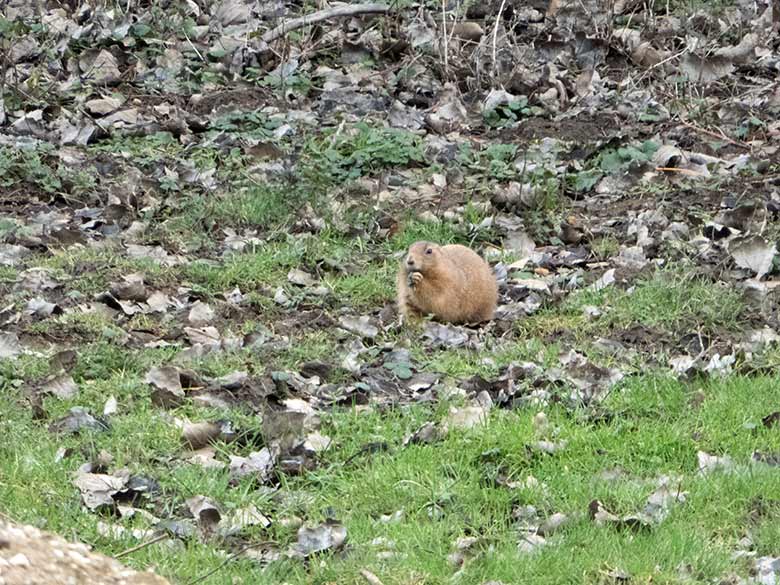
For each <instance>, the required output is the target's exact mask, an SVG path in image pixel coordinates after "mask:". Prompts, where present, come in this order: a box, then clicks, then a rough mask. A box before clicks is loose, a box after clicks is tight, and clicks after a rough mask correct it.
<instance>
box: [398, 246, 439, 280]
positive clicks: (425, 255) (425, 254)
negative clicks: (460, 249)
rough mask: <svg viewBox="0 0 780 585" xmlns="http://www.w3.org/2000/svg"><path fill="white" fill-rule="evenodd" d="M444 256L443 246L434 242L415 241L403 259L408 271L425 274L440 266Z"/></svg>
mask: <svg viewBox="0 0 780 585" xmlns="http://www.w3.org/2000/svg"><path fill="white" fill-rule="evenodd" d="M441 256H442V251H441V246H439V245H438V244H434V243H432V242H415V243H414V244H412V245H411V246H409V252H407V254H406V257H405V258H404V260H403V264H404V267H405V268H406V272H409V273H411V272H420V273H422V274H425V273H426V272H429V271H431V270H433V269H435V268H436V266H438V264H439V262H440V260H441Z"/></svg>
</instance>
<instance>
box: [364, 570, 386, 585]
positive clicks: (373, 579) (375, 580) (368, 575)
mask: <svg viewBox="0 0 780 585" xmlns="http://www.w3.org/2000/svg"><path fill="white" fill-rule="evenodd" d="M360 574H361V575H362V576H363V578H364V579H365V580H366V581H368V582H369V584H370V585H384V584H383V583H382V581H381V580H380V579H379V577H377V576H376V575H374V574H373V573H372V572H371V571H369V570H368V569H361V570H360Z"/></svg>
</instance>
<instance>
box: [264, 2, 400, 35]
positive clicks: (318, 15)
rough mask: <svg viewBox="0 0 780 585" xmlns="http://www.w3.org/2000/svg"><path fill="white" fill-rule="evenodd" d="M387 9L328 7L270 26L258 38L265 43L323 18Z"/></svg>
mask: <svg viewBox="0 0 780 585" xmlns="http://www.w3.org/2000/svg"><path fill="white" fill-rule="evenodd" d="M389 11H390V7H389V6H387V5H386V4H351V5H348V6H336V7H335V8H328V9H327V10H318V11H317V12H312V13H311V14H307V15H306V16H301V17H300V18H292V19H290V20H286V21H284V22H283V23H282V24H280V25H279V26H277V27H276V28H272V29H271V30H269V31H267V32H266V33H264V34H263V36H262V37H260V39H261V40H262V41H263V42H265V43H270V42H272V41H275V40H276V39H278V38H281V37H283V36H285V35H286V34H287V33H289V32H292V31H294V30H296V29H299V28H303V27H304V26H309V25H311V24H315V23H317V22H322V21H323V20H328V19H330V18H340V17H343V16H356V15H358V14H386V13H387V12H389Z"/></svg>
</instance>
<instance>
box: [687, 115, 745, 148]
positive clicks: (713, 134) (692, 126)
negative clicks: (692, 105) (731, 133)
mask: <svg viewBox="0 0 780 585" xmlns="http://www.w3.org/2000/svg"><path fill="white" fill-rule="evenodd" d="M680 124H682V125H683V126H685V127H687V128H690V129H691V130H696V131H697V132H701V133H702V134H706V135H707V136H711V137H713V138H717V139H718V140H725V141H726V142H728V143H729V144H733V145H734V146H739V147H740V148H746V149H748V150H750V145H749V144H745V143H744V142H739V141H738V140H733V139H732V138H729V137H728V136H726V135H725V134H723V133H720V134H718V133H717V132H713V131H712V130H707V129H706V128H702V127H701V126H697V125H696V124H691V123H690V122H686V121H685V120H680Z"/></svg>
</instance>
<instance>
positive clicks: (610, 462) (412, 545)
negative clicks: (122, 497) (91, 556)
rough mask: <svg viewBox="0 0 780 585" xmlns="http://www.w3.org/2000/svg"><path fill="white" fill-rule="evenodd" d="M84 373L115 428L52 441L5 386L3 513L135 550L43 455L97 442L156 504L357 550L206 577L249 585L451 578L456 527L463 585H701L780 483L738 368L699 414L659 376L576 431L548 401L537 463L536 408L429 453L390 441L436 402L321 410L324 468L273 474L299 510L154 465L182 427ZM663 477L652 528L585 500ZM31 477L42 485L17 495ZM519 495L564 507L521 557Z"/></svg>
mask: <svg viewBox="0 0 780 585" xmlns="http://www.w3.org/2000/svg"><path fill="white" fill-rule="evenodd" d="M117 365H118V364H117ZM77 379H78V381H79V382H81V383H82V396H81V397H80V398H79V400H78V403H80V404H85V403H86V404H89V405H91V406H93V408H95V409H97V408H99V406H100V405H101V403H102V401H103V400H104V399H105V396H106V394H108V393H113V394H114V395H116V396H117V397H118V399H119V403H120V413H119V414H118V415H117V416H116V417H115V419H114V420H113V425H112V430H111V431H110V432H108V433H99V434H92V435H89V436H86V437H79V438H66V439H64V440H62V441H59V440H57V439H56V438H54V437H51V436H50V435H49V434H48V433H47V431H46V430H45V428H43V427H42V425H41V424H40V423H36V422H34V421H32V420H31V419H30V418H29V414H28V413H27V412H26V410H25V409H24V408H23V407H21V406H20V405H19V403H18V397H17V396H16V394H15V393H14V392H8V391H7V390H6V391H4V392H3V395H2V396H3V398H2V401H3V410H4V412H7V413H9V414H10V416H7V417H6V418H5V419H4V421H3V423H2V426H3V433H4V435H5V436H6V437H9V438H10V439H13V440H10V441H9V442H8V447H7V448H6V449H4V450H3V451H2V456H1V458H0V464H1V465H2V468H3V469H4V474H3V479H2V480H0V481H1V482H2V488H3V489H2V490H0V506H2V509H3V510H6V511H8V512H9V513H12V514H13V515H14V517H16V518H17V519H19V520H23V521H27V522H36V523H41V522H43V523H45V525H46V526H47V527H49V528H50V529H54V530H60V531H64V532H68V531H71V530H75V531H76V533H77V534H78V535H79V536H80V537H81V538H83V539H86V540H87V541H91V542H94V543H95V544H96V545H98V546H99V548H101V549H103V550H106V551H107V552H114V553H116V552H119V551H121V550H123V549H124V548H127V547H129V546H131V545H133V544H135V543H134V542H133V541H132V539H128V540H127V541H121V540H120V541H112V540H107V539H105V538H104V537H101V536H99V535H98V534H97V532H96V530H97V529H96V524H97V522H98V520H99V518H98V517H97V516H95V515H94V514H90V513H88V512H86V511H83V510H82V509H81V508H80V507H79V504H78V501H77V497H76V495H75V493H74V490H73V489H72V488H71V487H70V484H69V481H70V478H71V477H72V475H71V474H72V473H73V471H74V470H75V468H76V467H77V466H78V465H80V463H81V460H82V456H78V455H76V456H72V457H70V458H66V459H65V460H63V461H62V462H61V463H57V464H55V463H54V454H55V451H56V450H57V448H58V447H59V446H66V447H67V446H72V447H74V448H76V449H77V450H84V449H85V448H86V453H84V454H85V455H88V454H90V453H91V454H92V455H95V454H96V453H97V452H98V451H100V450H101V449H105V450H107V451H108V452H109V453H111V454H112V455H113V456H114V459H115V464H116V466H117V467H120V466H124V465H128V466H129V467H130V468H131V469H132V470H133V471H134V472H136V473H144V472H145V473H152V474H154V476H155V478H156V479H157V480H158V481H159V482H160V484H161V486H162V489H163V493H164V494H165V497H164V498H162V503H157V504H156V505H154V506H152V507H151V508H150V510H152V511H154V512H155V513H161V512H163V511H165V509H167V510H169V511H172V510H175V509H176V508H177V506H181V505H182V504H183V501H184V500H185V499H186V498H187V497H190V496H192V495H196V494H205V495H208V496H209V497H212V498H214V499H215V500H217V501H218V502H220V504H221V505H223V506H224V507H239V506H242V505H246V504H248V503H254V504H255V505H258V507H260V509H262V510H263V511H264V513H266V514H271V515H276V514H278V515H279V516H280V517H282V516H284V515H285V514H292V513H296V514H299V515H300V514H303V515H304V516H305V517H306V518H308V519H310V520H312V521H316V520H320V519H322V518H323V511H324V510H326V509H327V510H330V514H332V515H334V516H335V517H337V518H339V519H340V520H341V521H342V522H344V523H345V525H346V526H347V527H348V530H349V543H350V545H349V551H350V553H349V554H348V555H347V556H346V557H344V558H339V557H337V556H334V557H328V556H327V555H326V557H325V558H324V563H314V564H312V565H310V566H309V568H308V569H305V568H304V566H303V565H300V564H298V563H296V562H291V561H284V562H281V563H278V564H275V565H274V566H273V567H272V568H271V569H269V570H268V571H267V572H266V573H265V574H257V573H253V571H254V570H255V569H253V567H252V564H251V563H249V562H247V561H238V562H235V563H231V564H230V565H228V566H227V567H226V568H225V569H224V570H223V572H222V573H221V575H220V577H219V578H217V579H215V580H214V581H213V582H215V583H218V582H224V580H225V579H228V580H229V579H231V578H244V579H248V578H250V575H254V577H253V579H254V581H253V582H262V583H273V582H277V581H276V579H283V580H286V581H287V582H289V583H331V582H332V583H355V582H359V570H360V569H362V568H368V569H370V570H371V571H372V572H374V573H376V574H377V575H378V576H380V578H382V579H383V581H384V582H388V583H404V582H409V581H410V580H412V581H414V580H415V579H418V580H420V582H426V583H444V582H447V581H448V580H449V579H450V578H451V577H452V575H453V573H454V572H455V569H454V568H453V567H452V566H451V565H450V564H449V563H448V562H447V560H446V556H447V554H449V553H450V552H452V547H453V546H454V544H453V543H454V541H455V540H456V539H457V538H459V537H461V536H464V535H475V536H478V537H479V538H480V539H481V542H482V544H481V545H480V546H479V547H478V549H479V550H478V552H477V553H476V555H475V557H474V558H473V559H472V560H470V561H468V562H467V564H466V565H465V567H464V569H463V574H462V576H461V578H462V579H464V581H465V582H469V583H479V582H482V581H485V580H489V579H498V580H502V581H504V582H513V583H516V582H528V581H533V582H540V583H559V582H569V581H575V580H578V579H582V578H584V579H585V580H586V581H588V582H590V581H595V580H597V576H598V574H599V572H600V571H602V570H603V569H604V567H615V568H620V569H622V570H625V571H628V572H629V573H630V574H631V575H632V576H633V578H635V579H637V580H638V581H640V582H641V581H644V580H647V579H651V578H652V579H653V580H656V581H660V582H677V581H675V579H676V578H677V571H678V569H679V565H680V564H683V563H684V564H686V565H690V568H691V570H692V571H693V574H694V575H696V579H695V582H707V581H709V580H712V579H717V578H718V577H719V576H720V575H722V574H723V573H724V572H725V571H729V570H733V569H734V568H735V567H736V566H739V565H738V564H737V565H735V563H734V562H733V561H732V560H731V550H732V549H733V547H734V546H735V545H736V541H737V540H738V539H739V538H740V537H741V536H742V534H743V532H744V529H745V526H746V524H747V523H748V521H749V520H748V518H749V516H750V514H751V510H752V509H753V507H755V506H756V502H757V501H759V500H760V499H762V498H767V497H771V494H773V493H775V494H776V493H778V490H779V489H780V478H778V475H777V473H776V472H775V471H774V470H772V469H771V468H767V467H763V466H758V465H756V466H752V465H750V463H749V459H750V455H751V453H752V452H753V451H754V450H760V451H764V452H777V451H778V450H780V436H778V435H777V433H776V432H775V431H772V430H768V429H764V428H762V427H761V426H760V425H759V426H758V427H757V428H756V429H755V430H750V429H749V428H747V427H746V426H745V425H744V423H745V422H750V421H752V422H757V421H760V418H761V417H762V416H764V415H765V414H766V413H768V412H769V411H771V410H772V409H773V408H776V405H777V400H778V398H780V395H778V393H777V391H776V389H775V382H774V380H773V379H771V378H759V379H751V378H736V377H735V378H732V379H729V380H726V381H716V382H711V383H708V384H705V385H704V386H703V387H702V390H703V391H704V394H705V396H706V398H705V400H704V402H703V403H702V404H701V406H700V407H699V408H696V409H691V408H689V407H688V398H689V394H690V391H691V390H690V388H688V387H686V386H685V385H683V384H680V383H678V382H674V381H672V380H670V379H667V378H663V377H659V376H645V377H641V378H637V379H635V380H632V381H630V382H628V383H627V384H625V385H624V386H623V387H622V388H621V390H620V392H618V393H615V394H613V395H612V397H611V398H610V400H609V403H608V405H607V406H608V407H609V408H610V409H613V412H614V413H615V414H616V416H615V417H614V419H613V420H612V421H611V422H609V423H607V424H595V423H587V422H585V421H586V419H582V418H580V417H578V415H577V413H572V412H568V411H565V410H563V409H560V408H550V409H547V412H548V416H549V420H550V423H551V424H552V426H553V427H554V428H555V429H556V437H555V440H557V441H560V440H565V441H567V447H566V448H565V449H564V450H563V451H561V452H560V453H558V454H556V455H553V456H542V457H540V456H532V455H529V453H528V452H527V451H526V449H525V445H527V444H530V443H532V442H533V441H535V440H536V436H535V435H534V431H533V427H532V425H531V418H532V416H533V415H534V414H535V412H536V410H535V409H530V408H529V409H522V410H517V411H496V412H494V413H493V414H492V415H491V418H490V421H489V424H488V425H486V426H485V427H484V428H479V429H472V430H471V431H467V432H451V433H450V434H449V435H448V436H447V437H446V438H445V439H444V440H442V441H440V442H437V443H435V444H433V445H418V446H410V447H402V446H401V440H402V438H403V437H404V435H405V434H408V433H409V432H411V431H413V430H414V429H415V428H417V427H418V426H419V425H420V424H422V423H423V422H425V421H428V420H433V421H437V420H441V419H442V418H443V417H444V416H445V415H446V406H447V405H446V404H439V405H438V406H436V407H434V408H432V409H431V408H427V407H422V406H417V407H411V408H399V409H394V410H391V411H389V412H387V411H385V412H381V413H380V412H378V411H375V412H369V413H360V412H358V411H356V410H352V409H344V410H336V411H332V412H331V413H329V414H328V415H327V416H326V417H325V419H326V424H325V427H324V430H323V432H325V433H326V434H328V435H330V436H332V437H333V438H334V440H335V446H334V448H333V449H332V450H331V451H329V452H328V453H327V454H326V455H325V459H324V461H323V462H322V465H321V467H320V468H319V469H318V470H316V471H313V472H311V473H309V474H307V475H305V476H304V477H300V478H288V479H286V480H285V481H284V482H283V484H282V488H283V491H289V492H290V493H305V494H308V495H307V497H306V498H304V499H303V500H301V501H300V502H299V503H298V504H294V503H292V501H291V502H288V503H287V504H284V503H279V502H277V501H274V500H268V498H267V497H265V496H263V495H262V493H261V492H256V491H255V490H254V489H253V488H252V486H251V485H250V484H249V483H248V482H242V483H239V485H237V486H230V485H229V483H228V482H227V476H226V472H224V471H204V470H202V469H200V468H196V467H192V466H189V465H186V464H183V463H177V462H176V461H175V459H174V460H171V462H170V463H169V464H168V465H165V466H162V467H161V466H160V465H159V463H158V462H157V461H156V458H158V457H164V458H169V457H171V456H174V457H175V456H176V455H177V454H178V453H180V446H179V442H178V434H177V431H176V430H175V429H174V428H173V427H172V426H171V425H170V424H169V423H167V422H165V421H164V419H163V418H162V417H161V416H160V415H159V413H157V412H155V411H154V409H152V408H151V405H150V403H149V402H148V399H147V398H145V397H144V389H143V385H142V384H139V383H138V382H137V381H134V380H133V377H132V376H127V375H126V373H125V372H123V371H122V370H117V371H115V373H114V374H113V375H112V376H111V377H109V378H106V379H105V380H104V381H101V382H94V383H90V384H87V383H85V382H86V381H85V380H83V379H80V376H77ZM46 406H47V407H51V409H52V413H60V412H64V410H65V409H66V407H68V406H69V404H67V403H63V404H59V405H58V404H54V401H53V400H49V401H47V403H46ZM247 420H248V419H244V422H246V421H247ZM375 441H385V442H387V443H389V445H390V449H391V451H390V452H388V453H384V454H375V455H373V456H367V457H363V458H358V459H357V460H354V461H352V462H351V463H346V462H347V461H348V460H349V459H350V457H351V456H352V455H354V454H355V453H356V452H357V451H358V450H359V449H360V448H361V447H362V446H363V445H365V444H367V443H370V442H375ZM698 449H703V450H705V451H707V452H709V453H716V454H720V455H729V456H731V457H732V458H733V459H734V461H735V462H736V464H737V465H738V468H737V470H736V471H735V472H734V473H715V474H712V475H707V476H701V475H698V474H697V471H696V469H697V463H696V451H697V450H698ZM227 451H232V449H227ZM499 468H500V469H501V470H502V472H503V473H504V474H506V475H507V476H508V477H509V478H511V479H515V480H525V479H526V478H527V477H529V476H532V477H534V478H536V480H538V482H539V486H538V487H531V488H519V489H508V488H506V487H501V486H499V485H496V484H495V483H494V482H493V480H492V478H494V477H495V473H496V470H497V469H499ZM614 468H619V469H620V470H621V471H622V475H621V476H620V478H619V479H618V480H615V481H608V480H605V479H600V477H601V475H600V474H601V473H602V472H604V471H606V470H610V469H614ZM661 474H673V475H680V476H682V477H683V478H684V479H683V484H682V488H683V489H684V490H685V491H686V492H687V501H686V502H685V503H684V504H680V505H677V506H676V507H674V508H673V509H672V512H671V514H670V516H669V517H668V518H667V519H666V520H665V521H664V522H663V523H662V524H661V525H659V526H657V527H654V528H651V529H648V530H645V531H640V532H638V533H634V532H632V531H630V530H622V531H621V530H617V529H616V528H614V527H611V526H608V525H607V526H597V525H595V524H594V523H593V522H592V521H591V520H590V519H589V518H588V517H587V514H586V511H587V507H588V504H589V502H590V501H592V500H593V499H599V500H601V501H602V502H604V504H605V505H606V506H608V508H609V509H610V510H611V511H612V512H613V513H616V514H629V513H632V512H635V511H638V510H639V509H640V508H641V507H642V505H643V503H644V500H645V499H646V498H647V497H648V495H649V494H650V493H651V492H652V491H653V489H654V485H653V481H654V480H655V479H656V478H658V477H659V476H660V475H661ZM30 485H35V486H36V489H35V490H30V489H28V486H30ZM524 505H533V506H535V507H536V508H537V510H539V511H540V513H541V514H542V516H547V515H550V514H552V513H555V512H562V513H564V514H566V515H567V516H569V517H570V522H569V523H568V524H567V525H566V526H565V527H564V528H563V529H562V530H561V531H560V533H558V534H556V535H555V536H554V537H552V539H551V541H550V544H549V545H548V546H547V547H545V548H544V549H542V550H541V551H539V552H538V553H537V554H533V555H528V556H519V555H518V552H517V550H516V547H517V531H516V529H515V528H514V526H513V520H512V510H513V509H514V508H516V507H518V506H524ZM161 506H162V508H161ZM290 506H291V507H290ZM399 510H403V515H402V516H401V519H400V520H399V521H397V522H393V523H389V524H388V523H384V522H382V521H380V519H379V517H380V516H381V515H383V514H392V513H394V512H397V511H399ZM753 522H754V523H755V522H756V521H753ZM755 528H756V530H754V531H753V534H754V538H755V539H756V547H757V548H758V549H759V550H766V551H772V550H776V548H777V547H778V546H780V533H778V531H777V530H776V527H773V520H771V518H765V519H760V518H759V519H758V520H757V525H755ZM260 536H261V537H262V538H264V539H269V540H274V541H276V542H279V543H280V544H286V543H288V542H290V540H291V539H293V538H294V534H293V533H292V532H291V531H290V530H288V529H285V528H283V527H281V526H276V527H272V528H271V529H270V530H269V531H268V532H267V533H266V534H262V535H258V537H260ZM377 538H383V539H387V540H389V541H392V542H393V543H395V546H394V549H393V550H394V551H395V552H396V553H397V556H396V557H394V558H390V559H385V560H381V559H379V558H377V547H376V546H372V545H371V543H372V542H373V541H374V540H375V539H377ZM379 550H382V548H381V547H379ZM214 555H215V553H214V549H213V548H211V547H210V546H209V545H208V544H200V543H197V542H195V541H193V542H190V543H188V544H186V545H185V548H184V549H183V550H180V551H178V552H173V551H169V550H166V549H165V548H163V547H154V546H152V547H148V548H146V549H142V550H141V551H139V552H137V553H135V554H134V555H132V556H131V557H130V559H129V562H130V563H131V564H133V565H136V566H139V567H140V566H145V565H147V564H155V565H156V566H157V567H158V568H159V570H160V572H161V573H163V574H166V575H169V576H171V577H175V578H176V579H178V580H179V582H186V580H187V579H188V578H193V577H195V576H197V575H198V574H201V573H203V572H205V571H207V570H208V569H209V568H210V567H212V566H213V564H214V563H215V562H216V560H215V559H216V557H215V556H214ZM258 579H259V580H258Z"/></svg>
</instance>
